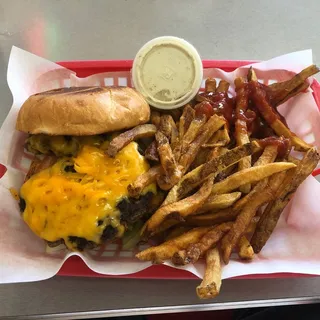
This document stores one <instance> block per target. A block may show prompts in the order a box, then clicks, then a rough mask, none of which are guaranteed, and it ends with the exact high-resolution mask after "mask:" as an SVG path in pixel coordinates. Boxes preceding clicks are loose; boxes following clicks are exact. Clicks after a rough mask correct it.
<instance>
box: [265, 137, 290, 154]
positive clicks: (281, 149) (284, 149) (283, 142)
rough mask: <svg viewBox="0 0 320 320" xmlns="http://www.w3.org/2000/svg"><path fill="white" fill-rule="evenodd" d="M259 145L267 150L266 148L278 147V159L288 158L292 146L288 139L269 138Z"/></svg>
mask: <svg viewBox="0 0 320 320" xmlns="http://www.w3.org/2000/svg"><path fill="white" fill-rule="evenodd" d="M259 145H260V146H261V147H262V148H265V147H266V146H270V145H273V146H276V147H277V150H278V157H280V158H284V157H286V156H287V155H288V154H289V152H290V149H291V144H290V140H289V139H286V138H284V137H280V138H278V137H268V138H264V139H261V140H259Z"/></svg>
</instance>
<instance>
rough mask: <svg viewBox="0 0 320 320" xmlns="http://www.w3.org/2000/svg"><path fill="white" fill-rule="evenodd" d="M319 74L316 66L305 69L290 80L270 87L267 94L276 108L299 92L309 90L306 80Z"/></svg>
mask: <svg viewBox="0 0 320 320" xmlns="http://www.w3.org/2000/svg"><path fill="white" fill-rule="evenodd" d="M318 72H319V68H318V67H317V66H316V65H311V66H309V67H307V68H305V69H303V70H302V71H301V72H299V73H298V74H296V75H295V76H294V77H292V78H291V79H290V80H287V81H283V82H278V83H273V84H271V85H269V86H268V90H267V92H268V95H269V98H270V101H271V104H272V105H273V106H274V107H276V106H278V105H280V104H282V103H284V102H285V101H287V100H288V99H289V98H291V97H293V96H295V95H297V94H298V93H299V92H301V91H303V90H305V89H307V88H308V87H309V84H308V83H307V82H306V80H307V79H308V78H309V77H311V76H312V75H314V74H316V73H318Z"/></svg>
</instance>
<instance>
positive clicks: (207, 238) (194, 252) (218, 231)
mask: <svg viewBox="0 0 320 320" xmlns="http://www.w3.org/2000/svg"><path fill="white" fill-rule="evenodd" d="M231 226H232V222H226V223H222V224H220V225H217V226H215V227H213V228H212V229H211V230H209V231H208V232H207V233H206V234H204V235H203V237H202V238H201V239H200V240H199V241H198V242H196V243H193V244H190V245H189V246H188V247H187V248H186V249H184V250H179V251H178V252H176V253H175V254H174V255H173V257H172V259H171V261H172V262H173V263H174V264H175V265H185V264H188V263H190V262H191V263H195V262H196V261H198V260H199V258H200V257H202V256H203V255H204V254H205V253H206V252H207V251H208V250H209V249H210V248H212V247H214V246H215V245H216V244H217V243H218V241H219V240H220V239H221V238H222V237H223V236H224V234H225V233H226V232H228V231H229V230H230V228H231Z"/></svg>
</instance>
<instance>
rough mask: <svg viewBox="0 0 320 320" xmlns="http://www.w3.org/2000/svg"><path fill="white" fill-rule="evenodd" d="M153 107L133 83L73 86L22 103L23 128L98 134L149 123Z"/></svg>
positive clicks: (33, 131) (20, 126)
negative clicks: (119, 85) (135, 88)
mask: <svg viewBox="0 0 320 320" xmlns="http://www.w3.org/2000/svg"><path fill="white" fill-rule="evenodd" d="M149 117H150V108H149V105H148V103H147V102H146V101H145V99H144V98H143V96H142V95H141V94H140V93H138V92H137V91H135V90H134V89H132V88H129V87H71V88H61V89H55V90H50V91H46V92H41V93H38V94H35V95H32V96H31V97H29V98H28V100H27V101H26V102H25V103H24V104H23V105H22V107H21V109H20V111H19V114H18V118H17V123H16V129H17V130H19V131H23V132H27V133H31V134H39V133H44V134H48V135H74V136H77V135H78V136H80V135H94V134H100V133H104V132H110V131H117V130H121V129H126V128H131V127H134V126H136V125H139V124H142V123H146V122H147V121H148V120H149Z"/></svg>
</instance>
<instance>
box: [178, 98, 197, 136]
mask: <svg viewBox="0 0 320 320" xmlns="http://www.w3.org/2000/svg"><path fill="white" fill-rule="evenodd" d="M194 117H195V111H194V109H193V108H192V107H191V106H190V105H189V104H187V105H186V106H185V107H184V108H183V113H182V116H181V118H180V122H179V140H180V141H182V139H183V136H184V134H185V133H186V132H187V130H188V129H189V126H190V123H191V121H192V120H193V119H194Z"/></svg>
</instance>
